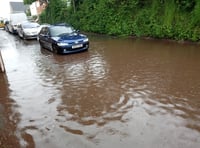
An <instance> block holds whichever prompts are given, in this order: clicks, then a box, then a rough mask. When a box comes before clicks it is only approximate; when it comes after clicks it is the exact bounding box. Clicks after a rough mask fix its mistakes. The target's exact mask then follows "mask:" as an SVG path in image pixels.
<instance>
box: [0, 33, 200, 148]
mask: <svg viewBox="0 0 200 148" xmlns="http://www.w3.org/2000/svg"><path fill="white" fill-rule="evenodd" d="M0 34H1V37H0V49H1V52H2V56H3V58H4V64H5V67H6V75H2V74H0V76H1V81H0V111H1V113H0V117H1V119H0V120H1V121H0V127H1V128H0V132H1V133H0V136H1V135H4V136H5V137H7V138H1V139H0V140H1V141H0V147H13V146H15V147H22V148H23V147H30V148H32V147H36V148H64V147H67V148H80V147H81V148H111V147H112V148H121V147H126V148H133V147H135V148H156V147H157V148H161V147H162V148H199V147H200V46H199V45H193V44H188V43H175V42H169V41H160V40H142V39H116V38H111V37H105V36H97V35H90V36H89V37H90V49H89V50H88V51H87V52H82V53H78V54H72V55H64V56H62V55H55V54H53V53H51V52H49V51H47V50H45V49H40V46H39V44H38V43H37V41H35V40H31V41H23V40H21V39H19V38H18V37H17V36H13V35H10V34H8V33H7V32H4V31H3V30H0ZM5 123H7V124H5Z"/></svg>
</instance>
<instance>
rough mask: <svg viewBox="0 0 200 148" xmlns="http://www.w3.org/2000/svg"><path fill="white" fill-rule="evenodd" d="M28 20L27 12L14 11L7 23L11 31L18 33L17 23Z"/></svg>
mask: <svg viewBox="0 0 200 148" xmlns="http://www.w3.org/2000/svg"><path fill="white" fill-rule="evenodd" d="M24 21H27V16H26V14H25V13H12V14H10V18H9V21H7V23H6V28H7V29H8V31H9V32H10V33H14V34H15V33H17V25H18V24H19V23H21V22H24Z"/></svg>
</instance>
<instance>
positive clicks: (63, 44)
mask: <svg viewBox="0 0 200 148" xmlns="http://www.w3.org/2000/svg"><path fill="white" fill-rule="evenodd" d="M57 45H58V46H67V45H69V44H68V43H57Z"/></svg>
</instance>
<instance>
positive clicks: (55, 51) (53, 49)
mask: <svg viewBox="0 0 200 148" xmlns="http://www.w3.org/2000/svg"><path fill="white" fill-rule="evenodd" d="M52 51H53V52H54V53H56V54H58V49H57V48H56V47H55V45H54V44H52Z"/></svg>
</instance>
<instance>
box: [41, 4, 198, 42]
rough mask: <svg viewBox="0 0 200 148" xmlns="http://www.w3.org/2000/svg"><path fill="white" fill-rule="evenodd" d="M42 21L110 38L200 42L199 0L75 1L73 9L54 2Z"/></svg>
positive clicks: (49, 6)
mask: <svg viewBox="0 0 200 148" xmlns="http://www.w3.org/2000/svg"><path fill="white" fill-rule="evenodd" d="M73 2H75V5H73ZM74 6H75V7H74ZM40 20H41V22H43V23H57V22H67V23H70V24H72V25H73V26H75V27H76V28H79V29H80V30H84V31H88V32H96V33H103V34H109V35H118V36H138V37H142V36H148V37H154V38H169V39H175V40H191V41H198V40H199V39H200V1H199V0H72V3H71V7H67V6H66V4H65V2H64V1H63V0H57V1H50V3H49V5H48V7H47V9H46V11H44V12H43V13H42V14H41V16H40Z"/></svg>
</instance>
